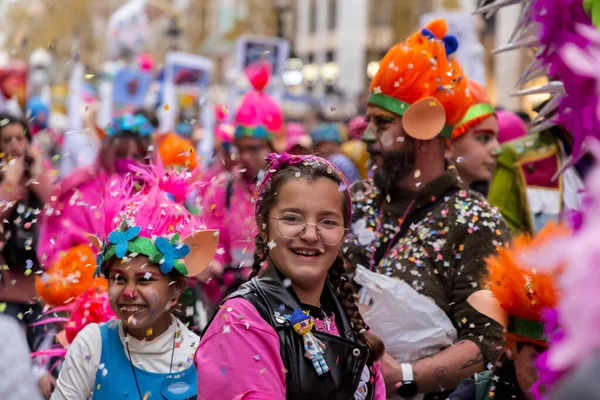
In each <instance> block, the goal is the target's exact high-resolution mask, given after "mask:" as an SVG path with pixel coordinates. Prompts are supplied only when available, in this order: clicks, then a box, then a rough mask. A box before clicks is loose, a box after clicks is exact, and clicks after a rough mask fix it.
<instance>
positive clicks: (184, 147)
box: [157, 133, 198, 170]
mask: <svg viewBox="0 0 600 400" xmlns="http://www.w3.org/2000/svg"><path fill="white" fill-rule="evenodd" d="M157 142H158V146H159V147H158V154H159V155H160V159H161V160H162V162H163V165H164V166H166V167H170V166H179V167H185V168H187V169H189V170H194V169H195V168H196V167H197V166H198V160H197V158H196V152H195V150H194V145H193V144H192V142H190V141H189V140H187V139H184V138H182V137H180V136H179V135H177V134H175V133H168V134H166V135H162V137H160V138H159V139H157Z"/></svg>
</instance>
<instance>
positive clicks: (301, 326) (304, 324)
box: [291, 310, 329, 375]
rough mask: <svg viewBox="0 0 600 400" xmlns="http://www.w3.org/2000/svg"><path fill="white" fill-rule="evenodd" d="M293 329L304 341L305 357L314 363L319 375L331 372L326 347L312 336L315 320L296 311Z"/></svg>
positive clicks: (292, 320) (292, 321) (293, 317)
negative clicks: (327, 361)
mask: <svg viewBox="0 0 600 400" xmlns="http://www.w3.org/2000/svg"><path fill="white" fill-rule="evenodd" d="M291 323H292V327H293V328H294V330H295V331H296V332H297V333H298V334H299V335H302V339H303V340H304V356H305V357H306V358H308V359H309V360H311V361H312V364H313V367H314V368H315V371H317V375H323V374H325V373H327V372H329V366H328V365H327V363H326V362H325V358H324V357H323V355H324V354H325V345H324V344H323V342H321V341H320V340H319V339H317V338H316V337H315V335H313V334H312V332H311V331H312V328H313V327H314V326H315V320H314V319H313V318H312V317H311V316H310V315H306V314H305V313H303V312H302V311H299V310H294V312H293V313H292V318H291Z"/></svg>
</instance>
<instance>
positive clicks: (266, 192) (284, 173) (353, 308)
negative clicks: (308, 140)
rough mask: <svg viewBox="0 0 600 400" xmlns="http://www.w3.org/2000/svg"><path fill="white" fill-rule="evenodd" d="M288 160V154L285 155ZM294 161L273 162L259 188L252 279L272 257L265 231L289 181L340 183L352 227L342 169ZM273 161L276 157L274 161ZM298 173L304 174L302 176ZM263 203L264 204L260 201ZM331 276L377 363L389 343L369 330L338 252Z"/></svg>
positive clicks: (318, 161) (307, 158)
mask: <svg viewBox="0 0 600 400" xmlns="http://www.w3.org/2000/svg"><path fill="white" fill-rule="evenodd" d="M281 157H285V158H286V160H287V159H288V155H286V154H285V153H284V154H283V155H282V156H281ZM289 159H292V160H294V161H292V162H285V161H284V162H278V161H279V159H277V160H276V161H275V162H271V163H270V165H269V166H268V167H267V170H268V171H269V174H268V176H265V178H264V179H263V181H262V183H261V185H260V188H259V190H258V199H257V205H256V223H257V225H258V228H259V233H258V234H257V235H256V236H255V238H254V244H255V246H256V250H255V251H254V263H253V265H252V272H251V273H250V279H252V278H253V277H255V276H257V275H258V274H259V272H260V270H261V267H262V265H263V263H264V262H265V260H266V259H267V257H268V253H269V248H268V246H267V243H266V241H265V240H264V238H263V236H262V235H261V233H262V232H264V227H265V225H264V224H265V223H266V221H268V218H267V215H268V214H269V212H270V210H271V208H272V207H273V205H274V204H275V200H276V194H277V191H278V189H279V188H280V187H281V186H282V185H283V184H284V183H285V182H287V181H288V180H290V179H292V178H295V177H298V176H302V177H304V178H307V179H308V180H309V181H314V180H316V179H318V178H328V179H331V180H333V181H334V182H336V183H337V184H338V185H340V189H344V190H341V191H342V193H343V195H344V199H345V201H344V204H343V207H344V226H345V227H348V226H350V222H351V204H352V203H351V197H350V192H349V190H348V184H347V182H346V181H345V179H344V178H343V175H342V174H341V172H340V171H339V170H338V169H337V167H335V166H334V165H333V164H331V163H330V162H329V161H327V160H325V159H323V158H320V157H316V156H298V157H289ZM270 161H273V157H271V160H270ZM298 173H299V174H300V175H298ZM259 203H260V204H259ZM328 278H329V281H330V282H331V284H332V286H333V288H334V290H335V293H336V295H337V297H338V300H339V301H340V303H341V304H342V307H343V308H344V310H345V313H346V318H348V320H349V321H350V324H351V325H352V328H353V330H354V332H355V334H356V336H357V337H358V338H359V340H361V341H362V342H363V343H364V344H365V345H366V346H367V347H368V348H369V361H371V362H374V361H377V360H379V359H380V358H381V357H382V356H383V354H384V352H385V346H384V344H383V342H382V341H381V339H380V338H379V337H378V336H376V335H374V334H372V333H370V332H369V331H368V330H367V324H366V323H365V321H364V320H363V318H362V316H361V314H360V312H359V310H358V306H357V305H356V302H355V295H354V287H353V285H352V283H351V282H350V279H349V278H348V276H347V275H346V270H345V268H344V259H343V258H342V256H341V255H338V256H337V257H336V259H335V261H334V262H333V264H332V265H331V267H330V268H329V272H328Z"/></svg>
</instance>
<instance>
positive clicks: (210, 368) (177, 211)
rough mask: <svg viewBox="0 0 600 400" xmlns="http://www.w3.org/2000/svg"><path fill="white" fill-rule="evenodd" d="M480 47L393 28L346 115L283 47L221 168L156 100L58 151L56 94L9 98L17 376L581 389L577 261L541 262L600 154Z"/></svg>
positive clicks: (7, 270) (99, 387) (4, 290)
mask: <svg viewBox="0 0 600 400" xmlns="http://www.w3.org/2000/svg"><path fill="white" fill-rule="evenodd" d="M457 48H458V41H457V40H456V38H455V37H453V36H452V35H450V32H448V27H447V24H446V22H445V21H444V20H434V21H433V22H431V23H429V24H428V25H427V26H426V27H423V29H421V30H419V31H417V32H415V33H414V34H412V35H411V36H410V37H408V38H406V39H405V40H404V41H403V42H401V43H398V44H397V45H395V46H393V47H392V48H391V49H390V50H389V51H388V52H387V54H386V55H385V56H384V58H383V59H382V60H381V63H380V68H379V71H378V72H377V74H376V75H375V76H374V78H373V80H372V82H371V83H370V87H369V96H368V100H367V103H366V104H364V105H363V106H365V107H366V114H365V115H359V116H356V117H355V118H354V119H352V120H351V121H347V123H341V122H339V121H333V120H329V119H328V118H327V116H324V115H321V116H320V121H318V122H317V123H311V124H308V123H306V122H303V121H286V118H285V116H284V114H283V112H282V110H281V107H280V105H279V104H278V103H277V102H276V101H275V100H274V99H273V98H272V97H270V96H269V95H268V94H267V93H266V91H265V88H266V86H267V84H268V79H265V77H268V76H269V74H270V70H271V66H270V65H269V64H268V62H267V61H264V60H261V61H259V62H257V63H256V64H253V65H251V66H250V67H248V70H247V76H248V80H249V81H250V83H251V85H252V88H251V90H250V91H249V92H248V93H247V94H246V95H245V96H244V97H243V99H242V100H241V101H240V103H239V105H238V107H237V109H236V110H235V111H234V112H233V114H232V118H230V120H231V121H228V117H229V116H228V113H227V112H226V111H227V110H225V109H224V108H223V107H217V114H218V115H217V119H219V124H218V125H217V126H216V128H215V132H214V154H213V158H212V160H211V162H210V163H209V165H208V167H205V166H203V165H201V164H202V163H199V161H200V160H199V159H198V155H197V153H196V152H195V151H194V150H193V149H194V147H195V144H196V143H193V142H192V140H191V139H190V135H189V132H188V131H189V130H190V129H191V128H190V129H187V128H189V127H187V128H186V127H182V126H179V125H178V129H177V132H173V133H164V132H160V128H159V123H158V121H157V119H156V117H155V116H154V113H153V112H152V111H149V110H142V109H140V110H137V111H133V112H125V113H120V114H119V115H117V116H115V117H114V118H113V120H112V122H111V123H110V125H109V126H107V127H105V128H103V129H100V128H99V127H97V126H94V127H92V128H91V129H87V130H86V132H87V133H86V134H85V135H87V136H86V137H87V138H88V139H89V138H91V139H90V143H92V144H94V143H95V144H96V145H97V146H96V147H97V149H96V150H97V151H96V154H95V156H94V159H93V160H86V161H88V162H86V163H85V165H83V166H81V167H79V168H76V169H73V170H68V169H65V168H61V169H60V173H56V172H55V171H56V169H55V168H56V160H57V159H58V158H59V157H56V155H57V154H61V153H64V152H65V149H66V148H67V147H68V146H67V145H66V141H63V140H59V139H56V138H57V137H60V135H56V134H54V133H52V135H50V134H49V133H48V132H47V131H48V130H49V129H50V128H49V127H48V125H47V124H46V123H44V121H45V120H46V119H48V109H47V108H44V106H43V105H39V104H38V103H36V102H30V103H29V105H28V106H27V107H26V110H27V111H26V113H25V115H26V116H27V118H20V117H18V116H15V115H13V114H10V113H6V114H0V151H1V160H2V165H1V172H0V173H1V176H0V204H1V206H2V207H1V209H0V213H1V214H2V219H3V232H4V236H3V237H4V239H3V240H2V265H3V266H2V268H1V269H0V312H1V313H2V315H0V332H2V333H1V337H2V340H1V341H0V349H2V350H1V352H0V354H1V356H0V398H2V399H38V398H46V399H53V400H61V399H69V400H71V399H87V398H94V399H120V398H129V399H137V398H139V399H140V400H142V399H143V400H146V399H154V398H165V399H188V398H198V399H223V400H230V399H245V400H272V399H306V398H309V397H311V398H315V399H340V400H341V399H356V400H375V399H386V398H388V399H397V398H403V399H440V400H441V399H451V400H474V399H477V400H479V399H527V400H529V399H534V398H538V399H539V398H549V397H547V396H550V395H551V394H552V393H554V392H555V391H556V393H559V390H555V389H554V388H555V387H556V386H553V385H550V384H554V383H555V381H556V380H557V379H558V378H557V377H556V376H555V375H556V374H558V373H559V372H557V371H559V370H558V369H557V365H558V364H556V363H555V364H552V362H551V361H552V353H550V356H548V353H547V350H548V347H549V341H552V340H555V339H556V336H557V335H559V336H560V334H561V333H560V332H561V331H560V329H561V326H560V325H561V321H562V320H560V318H558V321H557V318H556V317H554V319H552V317H551V316H550V317H549V316H548V313H549V311H551V310H553V309H555V308H557V307H559V304H560V299H559V284H558V283H555V280H556V279H558V278H557V276H558V275H559V274H558V273H556V271H554V272H553V271H550V270H548V269H546V270H544V271H540V272H538V271H536V269H535V268H532V267H531V265H536V263H535V262H534V261H533V259H535V258H538V257H537V256H539V254H541V253H536V251H542V253H543V251H544V249H546V250H545V251H547V252H548V253H551V252H550V251H549V250H548V249H549V247H544V246H548V243H552V240H559V239H560V240H567V238H570V235H571V231H570V229H573V228H575V229H576V230H577V229H583V228H581V227H582V226H583V227H585V226H586V225H585V223H584V221H585V219H586V218H588V219H593V216H590V215H591V214H590V213H589V212H588V213H587V214H586V213H585V212H583V213H580V214H577V215H576V216H575V217H573V218H572V221H575V222H572V221H571V222H572V224H571V225H572V226H570V227H566V226H565V224H564V223H566V222H565V221H562V219H563V218H562V217H563V215H564V211H565V210H579V209H582V207H584V206H585V204H586V203H585V202H584V201H582V200H583V194H582V191H583V189H584V184H583V179H584V176H585V175H586V174H587V171H589V169H590V167H589V166H590V164H591V161H590V159H589V158H587V157H583V158H581V159H578V160H574V161H573V160H569V158H568V156H569V153H570V149H571V146H572V138H571V137H570V135H569V133H567V132H566V131H565V130H564V129H561V128H557V127H549V128H548V129H546V130H543V131H538V132H534V133H532V134H528V130H529V128H530V127H529V126H528V125H529V122H530V121H529V119H528V116H527V115H518V114H517V113H514V112H512V111H509V110H505V109H502V108H501V107H494V105H492V103H491V100H490V98H489V96H488V94H487V91H486V88H485V87H484V86H482V85H481V84H479V83H477V82H474V81H472V80H469V79H468V77H467V76H465V74H464V73H463V70H462V68H461V66H460V64H459V63H458V62H457V61H456V59H455V58H454V57H453V54H454V53H455V52H456V50H457ZM180 125H181V124H180ZM184 128H185V129H184ZM182 132H183V133H182ZM185 132H187V133H185ZM45 134H47V135H46V136H44V135H45ZM48 137H50V138H51V139H48ZM42 138H43V139H42ZM86 147H91V148H94V146H86ZM69 151H75V152H77V151H78V149H77V148H71V149H69ZM83 151H85V152H89V151H91V150H90V149H89V148H87V149H82V152H83ZM53 163H54V165H53ZM592 175H593V174H592ZM596 175H597V174H596ZM596 180H597V179H596ZM592 195H595V193H592ZM594 199H595V198H592V200H590V202H592V203H594V201H595V200H594ZM588 203H589V202H588ZM594 204H595V203H594ZM532 237H533V238H532ZM556 238H559V239H556ZM559 243H561V242H559ZM539 249H542V250H539ZM562 257H563V258H561V260H563V259H566V257H567V256H566V255H563V256H562ZM542 258H544V257H542ZM559 272H560V271H559ZM561 287H562V286H561ZM198 305H200V308H202V310H200V309H198ZM590 312H593V311H590ZM200 314H206V315H207V316H208V320H206V321H203V320H202V319H201V318H200ZM553 338H554V339H553ZM30 353H31V354H30ZM547 357H548V360H549V361H546V358H547ZM540 360H541V361H540ZM544 368H545V369H544ZM561 373H562V374H563V375H564V376H566V375H567V373H566V372H565V370H561ZM552 374H554V375H552ZM548 375H552V377H551V378H549V377H548ZM599 396H600V395H599ZM562 398H573V399H575V398H582V399H583V397H568V395H567V397H562ZM585 398H595V397H585Z"/></svg>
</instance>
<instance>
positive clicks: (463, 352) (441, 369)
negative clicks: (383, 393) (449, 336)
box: [381, 340, 485, 395]
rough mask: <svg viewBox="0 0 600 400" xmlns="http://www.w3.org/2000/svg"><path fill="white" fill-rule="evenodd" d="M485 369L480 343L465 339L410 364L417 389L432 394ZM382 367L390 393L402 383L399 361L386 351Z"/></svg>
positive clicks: (450, 387) (453, 386)
mask: <svg viewBox="0 0 600 400" xmlns="http://www.w3.org/2000/svg"><path fill="white" fill-rule="evenodd" d="M484 368H485V364H484V358H483V354H482V353H481V351H480V350H479V346H477V345H476V344H475V343H473V342H472V341H470V340H465V341H462V342H458V343H456V344H455V345H454V346H452V347H448V348H447V349H445V350H444V351H441V352H439V353H438V354H436V355H434V356H430V357H426V358H423V359H421V360H419V361H417V362H416V363H414V364H413V373H414V377H415V381H416V382H417V387H418V388H419V392H420V393H432V392H439V391H444V390H449V389H453V388H455V387H456V386H458V384H459V383H460V382H461V381H462V380H464V379H467V378H470V377H472V376H473V375H474V374H475V373H477V372H481V371H482V370H484ZM381 370H382V371H383V377H384V380H385V386H386V388H387V391H388V395H389V394H391V393H393V392H395V390H396V385H397V384H398V383H401V382H402V369H401V367H400V364H399V363H398V362H396V361H395V360H394V359H392V358H391V357H390V356H389V355H387V354H386V355H385V356H384V358H383V359H382V360H381Z"/></svg>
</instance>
